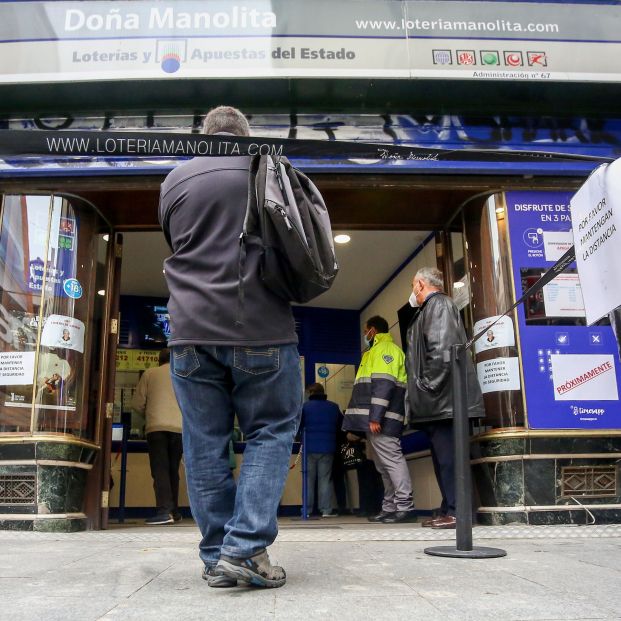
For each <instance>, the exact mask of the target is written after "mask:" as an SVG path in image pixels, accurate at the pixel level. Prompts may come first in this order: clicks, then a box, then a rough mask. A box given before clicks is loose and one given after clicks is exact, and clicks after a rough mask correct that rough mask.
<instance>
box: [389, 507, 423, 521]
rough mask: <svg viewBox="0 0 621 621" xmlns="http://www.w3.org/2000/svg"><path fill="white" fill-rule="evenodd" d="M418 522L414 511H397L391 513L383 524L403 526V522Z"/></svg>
mask: <svg viewBox="0 0 621 621" xmlns="http://www.w3.org/2000/svg"><path fill="white" fill-rule="evenodd" d="M416 520H417V516H416V511H414V509H410V510H409V511H395V512H394V513H390V514H388V515H387V516H386V517H385V518H384V519H383V520H382V522H383V523H384V524H401V523H402V522H409V523H412V522H416Z"/></svg>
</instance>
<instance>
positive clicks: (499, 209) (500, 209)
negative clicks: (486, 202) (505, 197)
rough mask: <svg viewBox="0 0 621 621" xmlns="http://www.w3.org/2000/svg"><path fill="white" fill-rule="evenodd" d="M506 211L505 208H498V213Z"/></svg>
mask: <svg viewBox="0 0 621 621" xmlns="http://www.w3.org/2000/svg"><path fill="white" fill-rule="evenodd" d="M504 210H505V208H504V207H496V213H503V212H504Z"/></svg>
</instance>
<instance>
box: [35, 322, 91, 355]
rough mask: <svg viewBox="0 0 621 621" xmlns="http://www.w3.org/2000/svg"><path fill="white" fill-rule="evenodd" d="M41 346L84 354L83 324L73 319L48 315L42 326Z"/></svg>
mask: <svg viewBox="0 0 621 621" xmlns="http://www.w3.org/2000/svg"><path fill="white" fill-rule="evenodd" d="M41 344H42V345H45V346H46V347H61V348H64V349H75V351H79V352H80V353H84V324H83V323H82V322H81V321H80V320H79V319H75V318H73V317H67V316H65V315H50V316H49V317H48V318H47V319H46V320H45V323H44V324H43V331H42V333H41Z"/></svg>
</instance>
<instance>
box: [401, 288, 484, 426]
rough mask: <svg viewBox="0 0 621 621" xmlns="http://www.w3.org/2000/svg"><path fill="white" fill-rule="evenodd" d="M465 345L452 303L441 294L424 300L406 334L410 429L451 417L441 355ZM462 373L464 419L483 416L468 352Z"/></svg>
mask: <svg viewBox="0 0 621 621" xmlns="http://www.w3.org/2000/svg"><path fill="white" fill-rule="evenodd" d="M465 342H466V333H465V331H464V327H463V325H462V323H461V318H460V316H459V310H458V309H457V307H456V306H455V304H454V303H453V300H451V298H449V297H448V296H447V295H445V294H444V293H434V294H432V295H430V296H429V297H427V299H426V300H425V301H424V302H423V304H422V306H421V307H420V309H419V311H418V313H417V314H416V315H414V317H413V319H412V321H411V323H410V325H409V327H408V332H407V345H408V348H407V354H406V368H407V374H408V403H409V407H410V424H411V425H412V426H413V427H417V426H418V425H419V424H425V423H430V422H435V421H440V420H447V419H452V418H453V388H452V382H451V367H450V362H448V361H446V360H445V355H444V352H448V351H449V350H450V347H451V345H454V344H456V343H465ZM466 371H467V381H466V386H467V392H468V416H469V417H470V418H477V417H481V416H484V415H485V412H484V409H483V395H482V394H481V387H480V386H479V381H478V379H477V376H476V372H475V370H474V365H473V364H472V359H471V357H470V354H469V353H468V352H467V353H466Z"/></svg>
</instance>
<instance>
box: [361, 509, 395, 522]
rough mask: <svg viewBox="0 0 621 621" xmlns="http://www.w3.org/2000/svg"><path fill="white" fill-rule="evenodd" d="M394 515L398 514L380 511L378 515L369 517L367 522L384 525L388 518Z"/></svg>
mask: <svg viewBox="0 0 621 621" xmlns="http://www.w3.org/2000/svg"><path fill="white" fill-rule="evenodd" d="M394 513H396V512H395V511H380V512H379V513H378V514H377V515H372V516H371V517H368V518H367V520H368V521H369V522H378V523H382V522H383V521H384V520H385V519H386V518H387V517H390V516H391V515H393V514H394Z"/></svg>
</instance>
